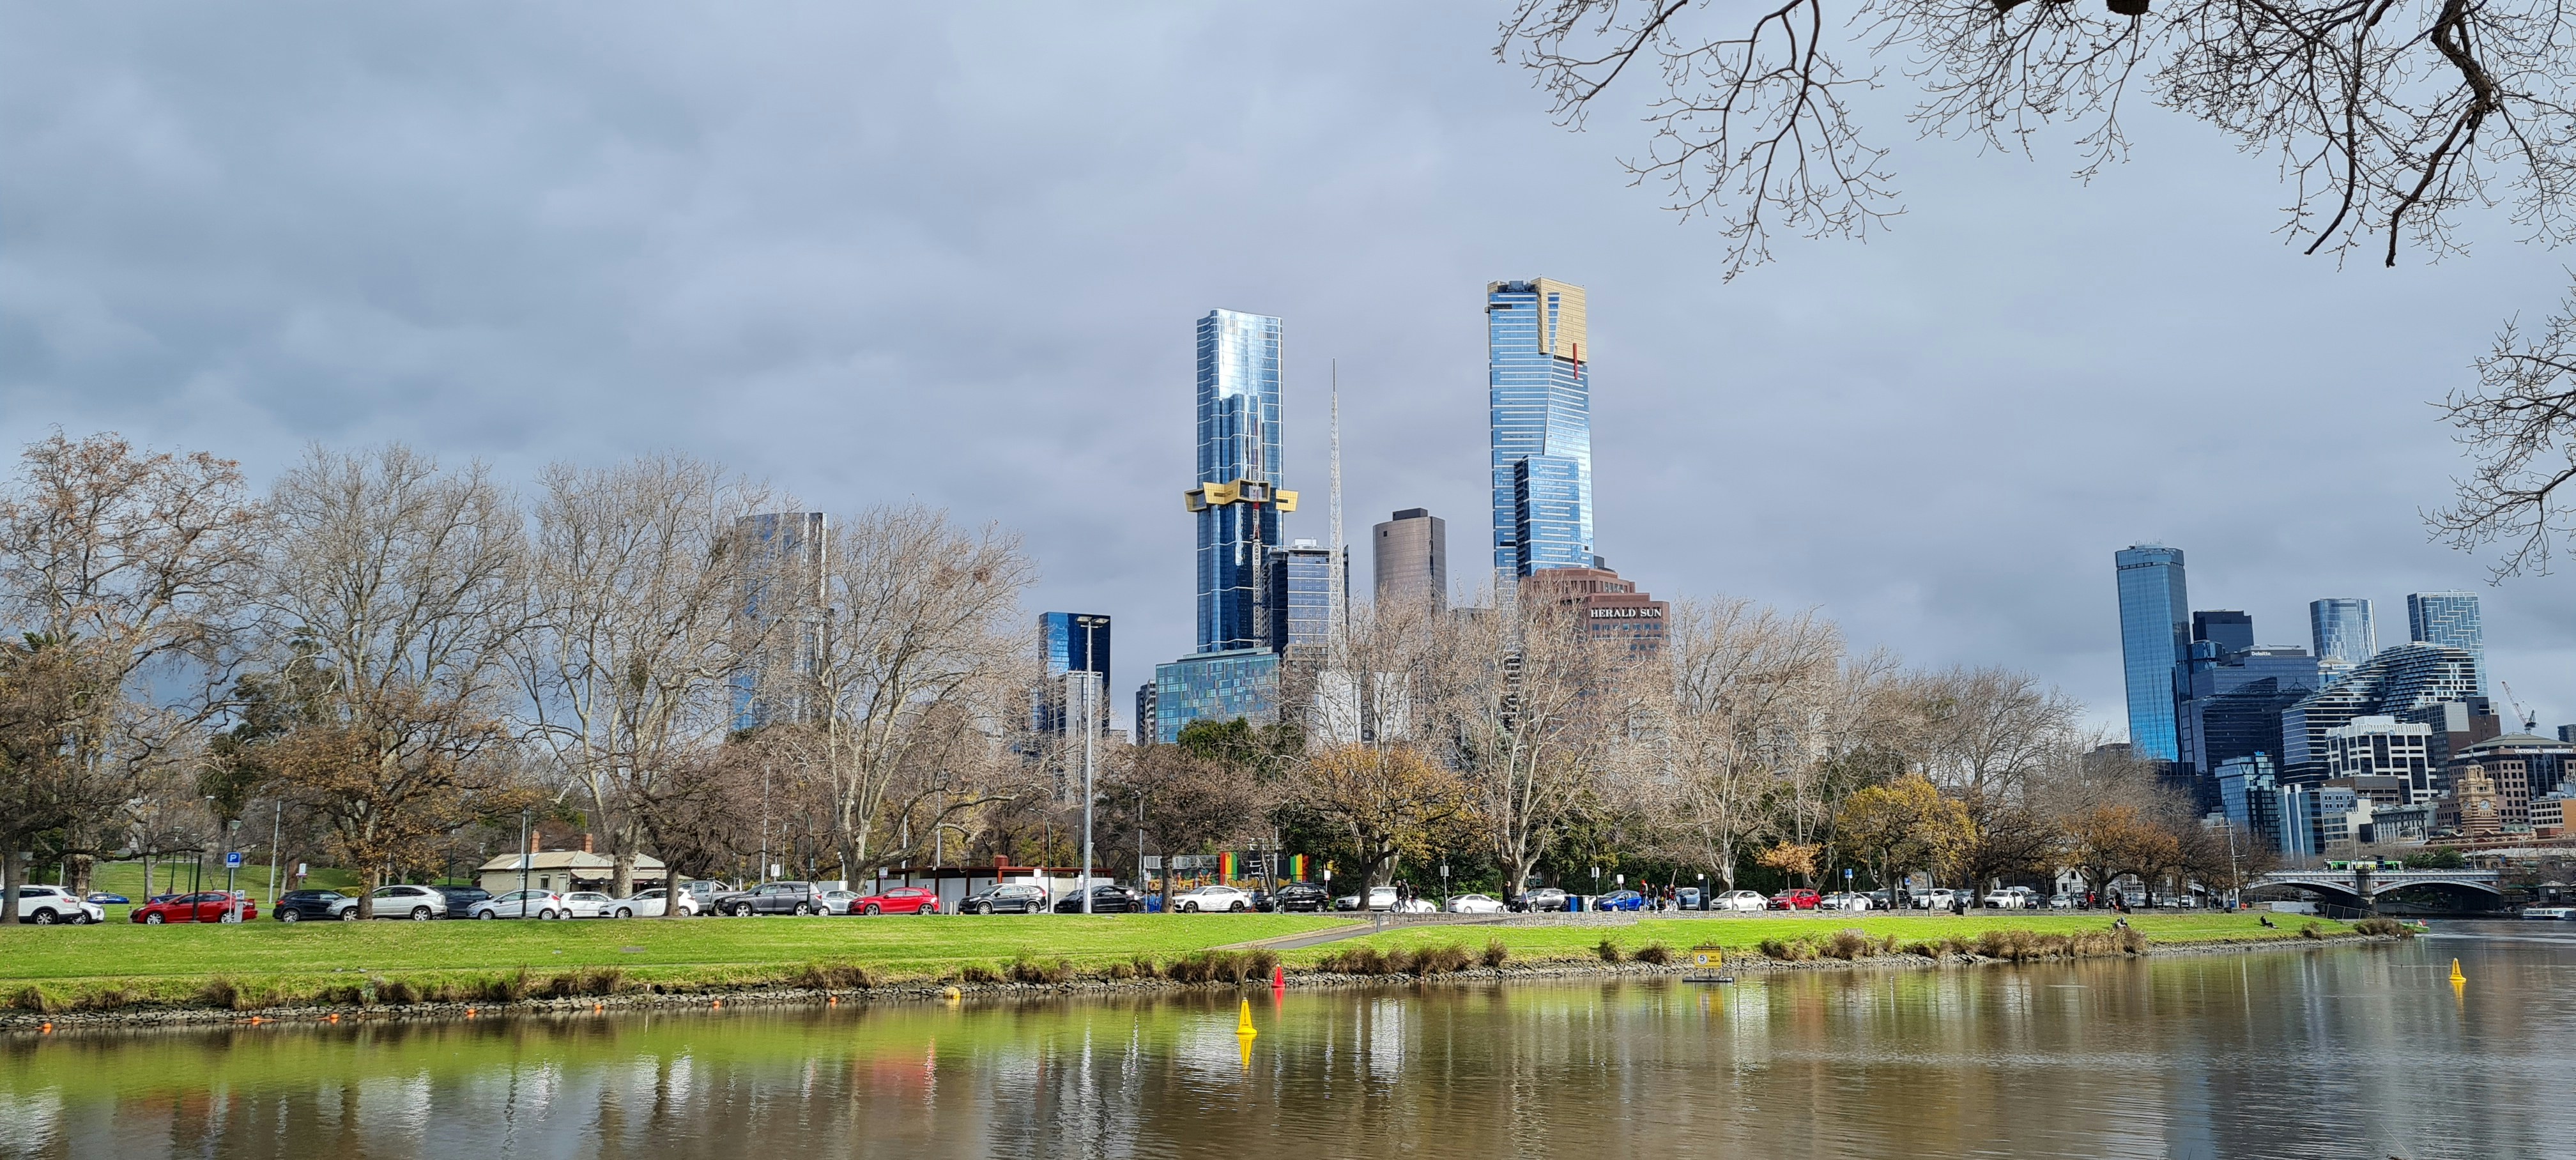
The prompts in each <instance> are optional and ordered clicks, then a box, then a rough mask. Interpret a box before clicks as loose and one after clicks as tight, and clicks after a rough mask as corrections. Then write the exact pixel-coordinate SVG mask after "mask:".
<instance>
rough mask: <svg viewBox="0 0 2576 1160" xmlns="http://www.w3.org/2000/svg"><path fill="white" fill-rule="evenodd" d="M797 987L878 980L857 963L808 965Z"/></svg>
mask: <svg viewBox="0 0 2576 1160" xmlns="http://www.w3.org/2000/svg"><path fill="white" fill-rule="evenodd" d="M796 985H797V986H799V987H804V988H806V989H808V990H814V991H862V990H866V989H867V988H869V987H873V986H876V985H877V979H876V976H875V975H874V974H871V973H870V972H869V971H868V969H867V968H866V967H862V966H860V965H858V964H857V963H807V964H805V969H804V970H801V971H798V972H797V973H796ZM603 993H604V992H603Z"/></svg>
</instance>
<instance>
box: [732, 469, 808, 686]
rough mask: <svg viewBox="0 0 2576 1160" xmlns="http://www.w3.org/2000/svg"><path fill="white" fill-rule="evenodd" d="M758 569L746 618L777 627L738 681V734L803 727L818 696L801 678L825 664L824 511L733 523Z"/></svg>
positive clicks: (744, 602) (745, 595) (747, 592)
mask: <svg viewBox="0 0 2576 1160" xmlns="http://www.w3.org/2000/svg"><path fill="white" fill-rule="evenodd" d="M734 534H735V535H736V536H737V537H740V539H741V541H742V544H743V548H744V549H745V550H746V551H747V552H748V553H750V559H751V560H752V562H753V567H752V568H750V569H749V571H748V573H747V574H746V576H745V578H744V580H743V585H742V593H741V608H742V614H743V616H744V618H745V619H747V620H750V621H751V622H753V623H756V624H762V625H765V626H775V624H776V622H777V621H778V620H779V619H780V618H793V619H794V620H795V621H796V623H795V624H793V625H791V626H788V627H783V628H776V627H773V630H772V631H770V632H767V633H764V634H763V635H764V636H765V638H766V641H767V643H766V644H765V645H764V646H763V648H762V650H761V652H760V653H759V655H757V656H755V657H754V658H753V659H752V663H751V664H749V665H747V666H745V667H744V668H743V670H742V671H741V672H740V673H739V674H738V675H736V676H735V677H734V679H733V727H734V728H735V729H737V730H743V729H756V728H759V727H760V726H762V725H766V724H768V723H770V722H772V721H794V720H801V719H803V717H804V716H805V712H806V702H807V700H808V698H810V697H811V696H812V695H813V690H811V689H810V688H808V687H807V686H806V683H805V682H804V681H803V680H801V679H799V678H802V677H804V676H807V675H810V674H811V673H813V672H814V670H815V666H816V665H817V664H819V663H820V661H821V659H822V645H823V641H822V634H821V631H820V625H821V621H820V619H819V618H820V615H821V610H822V608H823V606H824V602H825V601H826V600H827V599H828V597H829V593H828V592H827V591H826V588H827V586H828V584H829V582H830V575H829V571H828V569H829V568H830V565H831V530H830V528H829V526H828V524H827V522H826V521H825V520H824V518H823V513H821V512H769V513H764V514H761V515H756V516H744V517H742V518H740V519H737V520H735V521H734Z"/></svg>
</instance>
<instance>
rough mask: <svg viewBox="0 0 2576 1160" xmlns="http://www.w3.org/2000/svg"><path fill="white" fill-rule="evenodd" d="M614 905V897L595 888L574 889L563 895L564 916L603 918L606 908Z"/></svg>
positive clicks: (615, 903)
mask: <svg viewBox="0 0 2576 1160" xmlns="http://www.w3.org/2000/svg"><path fill="white" fill-rule="evenodd" d="M615 905H617V900H616V899H614V898H610V897H609V896H607V895H605V894H602V893H600V892H598V891H596V890H576V891H573V892H572V893H570V894H567V895H564V896H563V906H564V917H566V918H605V917H607V915H608V908H610V907H612V906H615Z"/></svg>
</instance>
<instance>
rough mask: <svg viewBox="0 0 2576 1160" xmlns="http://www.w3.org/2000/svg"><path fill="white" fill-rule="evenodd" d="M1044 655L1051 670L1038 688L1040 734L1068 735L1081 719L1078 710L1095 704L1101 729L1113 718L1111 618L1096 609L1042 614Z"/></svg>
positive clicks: (1035, 715)
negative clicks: (1110, 714) (1110, 660)
mask: <svg viewBox="0 0 2576 1160" xmlns="http://www.w3.org/2000/svg"><path fill="white" fill-rule="evenodd" d="M1038 651H1039V659H1040V660H1041V661H1042V662H1043V663H1044V664H1045V666H1046V674H1045V676H1044V677H1042V678H1041V681H1040V684H1039V686H1038V694H1037V698H1036V700H1037V703H1036V705H1035V706H1034V712H1033V713H1032V717H1033V720H1032V722H1031V724H1033V725H1034V726H1035V727H1036V728H1037V730H1038V732H1041V733H1054V734H1059V735H1061V734H1066V733H1069V732H1072V731H1073V730H1074V728H1075V727H1076V725H1078V724H1079V719H1078V717H1077V716H1076V714H1075V710H1077V709H1079V708H1080V707H1082V706H1085V705H1088V706H1091V707H1092V709H1091V711H1092V713H1093V714H1094V715H1095V716H1096V718H1097V720H1096V721H1095V722H1094V726H1095V728H1101V729H1106V728H1107V725H1108V721H1109V716H1108V708H1107V706H1108V699H1109V617H1108V616H1106V615H1104V614H1101V613H1093V612H1041V613H1039V614H1038Z"/></svg>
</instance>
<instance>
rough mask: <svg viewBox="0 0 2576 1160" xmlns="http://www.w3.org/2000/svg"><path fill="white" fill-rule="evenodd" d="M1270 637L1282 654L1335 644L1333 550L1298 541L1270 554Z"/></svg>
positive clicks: (1321, 648)
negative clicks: (1333, 639) (1333, 635)
mask: <svg viewBox="0 0 2576 1160" xmlns="http://www.w3.org/2000/svg"><path fill="white" fill-rule="evenodd" d="M1271 565H1272V566H1271V570H1270V639H1271V640H1272V641H1274V642H1276V643H1277V645H1278V650H1279V651H1280V652H1283V653H1287V652H1303V653H1315V652H1321V651H1322V650H1324V649H1325V648H1326V647H1327V646H1329V645H1330V644H1331V643H1332V632H1333V585H1334V583H1335V582H1336V581H1337V580H1339V579H1340V577H1338V576H1336V575H1335V574H1336V573H1338V572H1340V571H1341V569H1339V568H1337V567H1335V566H1334V560H1333V550H1332V549H1330V548H1319V547H1316V546H1315V541H1313V540H1299V541H1297V542H1296V544H1295V545H1293V546H1291V547H1287V548H1282V549H1280V550H1279V551H1277V552H1275V553H1273V554H1272V555H1271Z"/></svg>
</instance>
